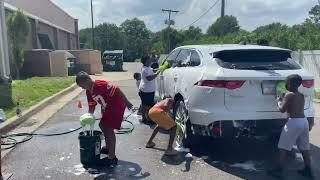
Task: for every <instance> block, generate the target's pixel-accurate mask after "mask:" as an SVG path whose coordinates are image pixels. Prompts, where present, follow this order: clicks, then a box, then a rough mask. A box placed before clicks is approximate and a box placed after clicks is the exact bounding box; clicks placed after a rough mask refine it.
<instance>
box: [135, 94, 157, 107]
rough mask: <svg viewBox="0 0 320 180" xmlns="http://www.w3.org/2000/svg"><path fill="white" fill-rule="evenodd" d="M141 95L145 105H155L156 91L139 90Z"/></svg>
mask: <svg viewBox="0 0 320 180" xmlns="http://www.w3.org/2000/svg"><path fill="white" fill-rule="evenodd" d="M139 96H140V98H141V102H142V105H145V106H154V104H155V103H154V92H150V93H145V92H142V91H139Z"/></svg>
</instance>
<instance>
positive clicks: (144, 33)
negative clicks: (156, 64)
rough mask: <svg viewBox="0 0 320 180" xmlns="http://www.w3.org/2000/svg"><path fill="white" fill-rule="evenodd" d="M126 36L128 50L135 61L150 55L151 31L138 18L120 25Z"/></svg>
mask: <svg viewBox="0 0 320 180" xmlns="http://www.w3.org/2000/svg"><path fill="white" fill-rule="evenodd" d="M120 27H121V29H122V31H123V33H124V34H125V42H126V49H127V52H128V54H129V57H130V59H132V60H134V59H137V58H140V57H141V56H143V55H145V54H148V52H149V49H150V34H151V32H150V30H149V29H147V27H146V25H145V23H144V22H143V21H141V20H139V19H137V18H134V19H131V20H126V21H124V22H123V23H122V24H121V25H120Z"/></svg>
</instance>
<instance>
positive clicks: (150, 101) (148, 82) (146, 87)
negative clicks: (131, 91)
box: [139, 56, 160, 124]
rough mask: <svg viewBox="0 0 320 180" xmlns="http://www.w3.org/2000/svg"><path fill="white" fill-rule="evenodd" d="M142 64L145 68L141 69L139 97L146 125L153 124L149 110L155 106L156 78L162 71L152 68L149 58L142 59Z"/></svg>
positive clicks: (143, 120)
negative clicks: (149, 116)
mask: <svg viewBox="0 0 320 180" xmlns="http://www.w3.org/2000/svg"><path fill="white" fill-rule="evenodd" d="M141 63H142V64H143V67H142V69H141V82H140V85H139V96H140V98H141V102H142V122H144V123H146V124H151V123H153V122H152V121H150V120H149V118H148V112H149V109H150V108H151V107H152V106H154V104H155V103H154V94H155V91H156V82H155V78H156V77H157V76H158V75H159V73H160V71H159V70H157V71H156V72H154V70H153V69H152V68H151V67H150V66H151V63H152V61H151V59H150V57H149V56H145V57H142V58H141Z"/></svg>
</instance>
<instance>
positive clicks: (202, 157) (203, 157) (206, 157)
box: [200, 156, 209, 160]
mask: <svg viewBox="0 0 320 180" xmlns="http://www.w3.org/2000/svg"><path fill="white" fill-rule="evenodd" d="M208 158H209V157H208V156H201V157H200V159H203V160H206V159H208Z"/></svg>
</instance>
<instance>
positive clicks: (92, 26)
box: [91, 0, 95, 49]
mask: <svg viewBox="0 0 320 180" xmlns="http://www.w3.org/2000/svg"><path fill="white" fill-rule="evenodd" d="M91 35H92V49H94V48H95V47H94V46H95V44H94V25H93V6H92V0H91Z"/></svg>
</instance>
